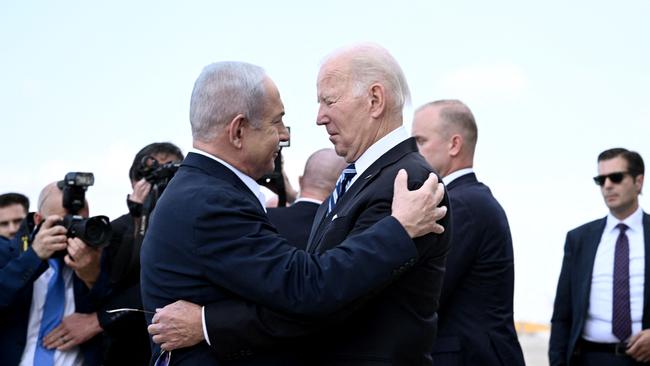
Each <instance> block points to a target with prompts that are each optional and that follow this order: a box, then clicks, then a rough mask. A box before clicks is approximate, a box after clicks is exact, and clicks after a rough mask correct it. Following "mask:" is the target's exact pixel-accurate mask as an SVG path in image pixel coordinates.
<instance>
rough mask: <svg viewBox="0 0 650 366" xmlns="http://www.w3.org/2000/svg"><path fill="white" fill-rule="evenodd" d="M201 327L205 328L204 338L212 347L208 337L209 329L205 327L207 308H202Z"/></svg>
mask: <svg viewBox="0 0 650 366" xmlns="http://www.w3.org/2000/svg"><path fill="white" fill-rule="evenodd" d="M201 326H202V327H203V338H205V341H206V342H207V343H208V346H212V345H211V344H210V337H208V327H207V326H206V325H205V306H201Z"/></svg>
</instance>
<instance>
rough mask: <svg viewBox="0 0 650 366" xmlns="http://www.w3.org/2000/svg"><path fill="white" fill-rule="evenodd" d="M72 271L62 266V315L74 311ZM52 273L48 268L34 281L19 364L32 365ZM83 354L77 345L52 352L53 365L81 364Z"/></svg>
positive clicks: (76, 365) (74, 365) (70, 365)
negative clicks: (63, 286) (24, 342)
mask: <svg viewBox="0 0 650 366" xmlns="http://www.w3.org/2000/svg"><path fill="white" fill-rule="evenodd" d="M72 274H73V271H72V269H71V268H70V267H68V266H65V265H64V266H63V281H64V283H65V308H64V310H63V317H64V318H65V317H66V316H68V315H70V314H72V313H74V311H75V305H74V287H73V282H72ZM53 275H54V269H53V268H52V267H50V268H48V269H47V270H46V271H45V272H43V274H42V275H40V276H39V277H38V278H37V279H36V281H34V289H33V292H32V304H31V306H30V308H29V323H28V325H27V343H26V344H25V349H24V350H23V356H22V358H21V360H20V366H33V365H34V352H35V351H36V342H38V333H39V331H40V329H41V319H42V318H43V306H45V296H46V295H47V285H48V284H49V283H50V278H52V276H53ZM82 365H83V354H82V353H81V352H80V349H79V346H77V347H74V348H72V349H71V350H69V351H58V350H57V351H55V352H54V366H82Z"/></svg>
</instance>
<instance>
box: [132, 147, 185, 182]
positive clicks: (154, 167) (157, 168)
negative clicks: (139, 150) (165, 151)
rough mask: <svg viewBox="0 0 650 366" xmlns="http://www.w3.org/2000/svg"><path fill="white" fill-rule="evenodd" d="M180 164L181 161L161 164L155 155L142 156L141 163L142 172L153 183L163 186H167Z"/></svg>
mask: <svg viewBox="0 0 650 366" xmlns="http://www.w3.org/2000/svg"><path fill="white" fill-rule="evenodd" d="M180 166H181V163H179V162H169V163H165V164H160V163H159V162H158V160H156V159H155V158H154V157H153V156H151V155H147V156H145V157H143V158H142V162H141V163H140V173H141V174H142V176H143V177H144V179H145V180H146V181H147V182H149V183H151V185H157V186H158V187H160V188H162V187H165V186H167V183H169V181H170V180H171V179H172V177H174V174H176V171H177V170H178V167H180Z"/></svg>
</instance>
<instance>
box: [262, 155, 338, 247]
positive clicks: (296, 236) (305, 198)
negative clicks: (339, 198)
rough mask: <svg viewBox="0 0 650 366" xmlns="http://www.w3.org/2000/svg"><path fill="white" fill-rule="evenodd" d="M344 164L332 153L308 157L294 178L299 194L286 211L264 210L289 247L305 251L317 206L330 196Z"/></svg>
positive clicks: (282, 208) (277, 208)
mask: <svg viewBox="0 0 650 366" xmlns="http://www.w3.org/2000/svg"><path fill="white" fill-rule="evenodd" d="M345 165H346V164H345V160H343V159H342V158H341V157H340V156H338V155H336V152H335V151H334V149H320V150H318V151H316V152H315V153H313V154H311V155H310V156H309V158H308V159H307V162H306V163H305V170H304V171H303V173H302V175H301V176H300V177H298V184H299V186H300V193H299V194H298V198H297V199H296V200H295V201H294V202H293V204H292V205H291V206H289V207H272V208H267V214H268V215H269V220H270V221H271V223H272V224H273V225H274V226H275V227H276V228H277V229H278V232H279V233H280V235H282V236H284V237H285V238H286V239H287V241H289V244H291V245H293V246H295V247H296V248H298V249H305V247H306V245H307V240H308V239H309V233H310V232H311V226H312V224H313V222H314V216H315V215H316V211H317V210H318V206H320V204H321V203H323V201H324V200H325V199H326V198H327V196H329V195H330V193H332V191H333V190H334V186H335V185H336V180H337V179H338V177H339V174H341V171H342V170H343V168H344V167H345Z"/></svg>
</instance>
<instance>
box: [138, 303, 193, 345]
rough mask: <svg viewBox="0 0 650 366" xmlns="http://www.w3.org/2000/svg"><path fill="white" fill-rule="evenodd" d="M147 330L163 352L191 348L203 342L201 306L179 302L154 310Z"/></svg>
mask: <svg viewBox="0 0 650 366" xmlns="http://www.w3.org/2000/svg"><path fill="white" fill-rule="evenodd" d="M147 330H148V331H149V334H151V335H152V336H153V337H152V339H153V341H154V343H157V344H160V348H162V349H163V350H166V351H171V350H175V349H178V348H185V347H191V346H193V345H195V344H197V343H199V342H201V341H203V340H204V338H203V322H202V320H201V306H199V305H196V304H192V303H191V302H187V301H183V300H179V301H176V302H175V303H173V304H169V305H167V306H165V307H164V308H162V309H156V314H155V315H154V316H153V320H152V324H151V325H150V326H149V327H148V328H147Z"/></svg>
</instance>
